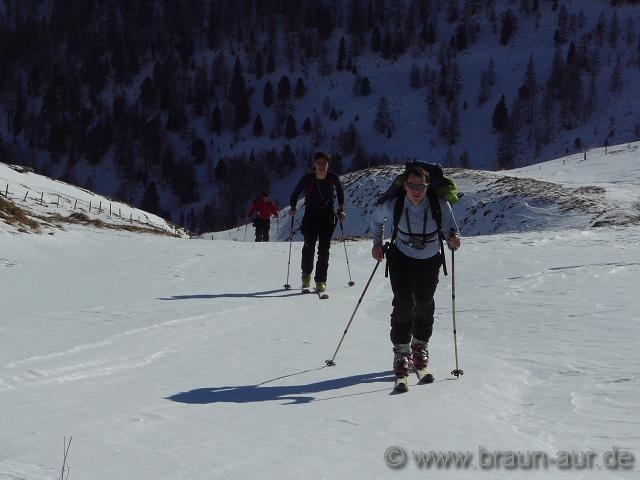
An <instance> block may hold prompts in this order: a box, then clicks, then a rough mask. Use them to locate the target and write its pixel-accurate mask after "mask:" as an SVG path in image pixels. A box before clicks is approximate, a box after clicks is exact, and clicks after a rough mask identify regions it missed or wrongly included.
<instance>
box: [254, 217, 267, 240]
mask: <svg viewBox="0 0 640 480" xmlns="http://www.w3.org/2000/svg"><path fill="white" fill-rule="evenodd" d="M253 226H254V227H255V228H256V242H268V241H269V228H270V227H271V221H270V220H269V219H268V218H267V219H262V218H256V219H255V220H254V221H253Z"/></svg>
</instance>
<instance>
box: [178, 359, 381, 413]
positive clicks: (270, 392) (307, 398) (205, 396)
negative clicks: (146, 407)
mask: <svg viewBox="0 0 640 480" xmlns="http://www.w3.org/2000/svg"><path fill="white" fill-rule="evenodd" d="M323 368H328V367H326V366H324V367H320V368H317V369H315V370H321V369H323ZM309 371H312V370H305V371H303V372H298V373H294V374H291V375H284V376H282V377H278V378H274V379H271V380H267V381H265V382H262V383H259V384H256V385H239V386H226V387H206V388H196V389H194V390H190V391H188V392H180V393H176V394H175V395H171V396H170V397H166V399H167V400H172V401H174V402H179V403H189V404H194V405H202V404H207V403H253V402H269V401H275V400H289V401H288V402H286V403H285V405H290V404H302V403H310V402H312V401H314V400H316V398H315V397H314V396H312V395H310V394H313V393H320V392H327V391H330V390H338V389H341V388H346V387H351V386H354V385H359V384H363V383H376V382H385V383H388V384H390V383H391V382H392V381H393V378H394V377H393V374H392V373H391V372H390V371H385V372H375V373H365V374H362V375H353V376H350V377H344V378H334V379H332V380H323V381H321V382H316V383H309V384H306V385H286V386H267V385H266V384H267V383H270V382H274V381H276V380H280V379H283V378H286V377H292V376H295V375H300V374H302V373H306V372H309ZM354 395H359V393H355V394H354ZM345 396H348V395H345Z"/></svg>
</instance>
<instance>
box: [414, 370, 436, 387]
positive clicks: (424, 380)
mask: <svg viewBox="0 0 640 480" xmlns="http://www.w3.org/2000/svg"><path fill="white" fill-rule="evenodd" d="M434 381H435V378H434V376H433V375H431V374H430V373H427V374H426V375H424V376H423V377H422V378H421V379H420V381H419V382H418V383H420V385H426V384H428V383H433V382H434Z"/></svg>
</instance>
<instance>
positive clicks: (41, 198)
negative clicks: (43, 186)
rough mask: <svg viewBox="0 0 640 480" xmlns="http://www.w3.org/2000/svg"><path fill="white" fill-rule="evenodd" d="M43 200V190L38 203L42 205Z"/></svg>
mask: <svg viewBox="0 0 640 480" xmlns="http://www.w3.org/2000/svg"><path fill="white" fill-rule="evenodd" d="M43 201H44V192H42V193H41V194H40V205H42V202H43Z"/></svg>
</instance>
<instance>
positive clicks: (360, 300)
mask: <svg viewBox="0 0 640 480" xmlns="http://www.w3.org/2000/svg"><path fill="white" fill-rule="evenodd" d="M378 265H380V260H378V261H377V262H376V266H375V267H374V269H373V272H371V276H370V277H369V281H368V282H367V284H366V285H365V287H364V290H363V291H362V295H360V298H359V299H358V303H357V304H356V308H354V309H353V313H352V314H351V318H350V319H349V323H347V327H346V328H345V329H344V333H343V334H342V338H341V339H340V342H338V347H337V348H336V351H335V353H334V354H333V357H332V358H331V360H325V361H324V363H326V364H327V366H329V367H335V365H336V362H334V360H335V359H336V355H338V350H340V346H341V345H342V341H343V340H344V337H346V336H347V332H348V331H349V327H350V326H351V322H353V317H355V316H356V312H357V311H358V307H359V306H360V304H361V303H362V299H363V298H364V294H365V293H367V288H369V284H370V283H371V279H372V278H373V275H374V274H375V273H376V270H377V269H378Z"/></svg>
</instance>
